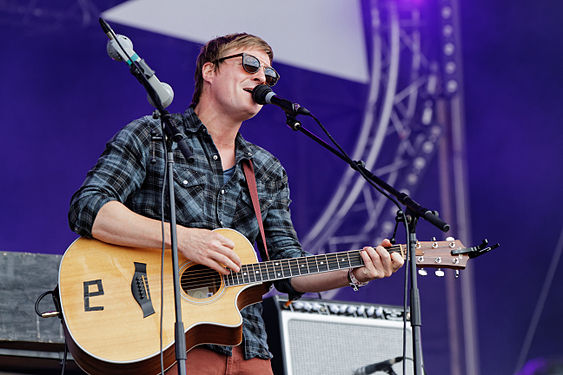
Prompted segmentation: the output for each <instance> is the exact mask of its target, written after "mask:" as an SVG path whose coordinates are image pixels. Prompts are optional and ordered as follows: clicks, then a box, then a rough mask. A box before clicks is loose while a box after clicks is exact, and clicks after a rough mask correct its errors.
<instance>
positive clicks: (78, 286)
mask: <svg viewBox="0 0 563 375" xmlns="http://www.w3.org/2000/svg"><path fill="white" fill-rule="evenodd" d="M217 231H219V232H220V233H221V235H223V236H225V237H228V238H230V239H231V240H232V241H234V242H235V252H236V253H237V254H238V256H239V257H240V258H241V261H242V263H243V264H248V263H255V262H256V261H257V258H256V254H255V252H254V248H253V247H252V245H251V244H250V242H249V241H248V240H247V239H246V238H245V237H244V236H242V235H241V234H240V233H238V232H236V231H234V230H230V229H218V230H217ZM160 267H161V251H160V250H159V249H137V248H125V247H122V246H115V245H109V244H106V243H103V242H100V241H97V240H93V239H86V238H79V239H78V240H76V241H75V242H74V243H73V244H72V245H71V246H70V247H69V248H68V250H67V251H66V252H65V255H64V256H63V258H62V260H61V265H60V270H59V293H60V301H61V312H62V317H63V326H64V332H65V335H66V338H67V343H68V345H69V349H70V352H71V353H72V355H73V357H74V358H75V360H76V362H77V363H78V365H79V366H80V367H81V368H82V369H83V370H84V371H86V372H87V373H90V374H98V373H99V374H158V373H160V316H161V314H162V316H163V331H162V340H163V349H164V365H165V369H166V368H169V367H170V366H172V365H173V364H174V362H175V353H174V322H175V316H174V295H173V294H174V286H173V280H172V261H171V255H170V251H167V252H166V254H165V259H164V275H163V276H164V288H163V293H164V310H163V311H161V310H160V297H161V288H160V277H161V274H160ZM179 267H180V278H181V284H182V288H181V293H182V297H181V300H182V320H183V323H184V327H185V336H186V346H187V350H190V349H191V348H193V347H194V346H196V345H200V344H204V343H213V344H220V345H230V346H233V345H238V344H240V342H241V340H242V316H241V314H240V310H241V309H242V308H244V307H245V306H248V305H250V304H253V303H256V302H260V301H261V299H262V295H263V294H264V293H265V292H266V291H267V287H266V286H265V285H264V284H262V283H254V284H247V285H237V286H226V285H225V283H224V280H223V279H222V278H221V277H220V276H219V274H218V273H217V272H215V271H213V270H211V269H209V268H207V267H203V266H201V265H197V264H194V263H192V262H191V261H189V260H187V259H186V258H183V257H182V256H181V254H180V255H179ZM202 280H212V281H211V283H210V284H209V283H207V284H206V282H207V281H204V282H203V284H202V283H201V281H202ZM213 280H214V281H213Z"/></svg>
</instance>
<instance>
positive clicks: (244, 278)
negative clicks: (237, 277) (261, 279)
mask: <svg viewBox="0 0 563 375" xmlns="http://www.w3.org/2000/svg"><path fill="white" fill-rule="evenodd" d="M240 273H241V275H242V282H243V283H244V284H248V283H250V276H249V275H248V266H247V265H243V266H241V267H240Z"/></svg>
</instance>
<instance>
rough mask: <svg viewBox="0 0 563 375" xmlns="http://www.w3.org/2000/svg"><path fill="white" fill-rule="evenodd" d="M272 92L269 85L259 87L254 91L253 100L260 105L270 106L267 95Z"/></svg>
mask: <svg viewBox="0 0 563 375" xmlns="http://www.w3.org/2000/svg"><path fill="white" fill-rule="evenodd" d="M271 92H272V89H271V88H270V86H268V85H258V86H256V87H255V88H254V89H253V90H252V99H254V101H255V102H256V103H258V104H268V103H267V102H266V95H268V94H269V93H271Z"/></svg>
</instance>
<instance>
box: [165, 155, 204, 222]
mask: <svg viewBox="0 0 563 375" xmlns="http://www.w3.org/2000/svg"><path fill="white" fill-rule="evenodd" d="M206 184H207V177H206V176H204V175H203V174H201V173H198V172H197V171H195V170H194V169H192V168H184V167H182V166H179V165H176V166H175V168H174V190H175V195H176V217H177V221H178V223H179V224H181V225H184V226H193V227H209V226H210V223H211V222H212V221H213V219H212V217H210V211H211V209H210V208H209V207H208V206H209V205H210V204H209V203H208V202H212V198H211V200H210V198H209V197H207V195H208V194H209V193H210V192H209V189H206Z"/></svg>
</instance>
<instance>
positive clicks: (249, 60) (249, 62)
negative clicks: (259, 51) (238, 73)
mask: <svg viewBox="0 0 563 375" xmlns="http://www.w3.org/2000/svg"><path fill="white" fill-rule="evenodd" d="M242 67H243V68H244V70H246V71H247V72H248V73H252V74H254V73H256V72H257V71H258V70H259V69H260V60H258V59H257V58H256V57H254V56H250V55H243V56H242Z"/></svg>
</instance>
